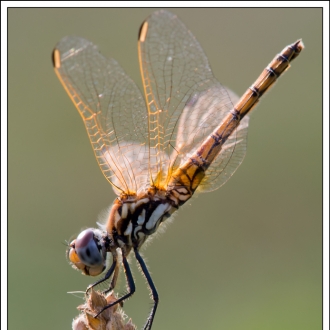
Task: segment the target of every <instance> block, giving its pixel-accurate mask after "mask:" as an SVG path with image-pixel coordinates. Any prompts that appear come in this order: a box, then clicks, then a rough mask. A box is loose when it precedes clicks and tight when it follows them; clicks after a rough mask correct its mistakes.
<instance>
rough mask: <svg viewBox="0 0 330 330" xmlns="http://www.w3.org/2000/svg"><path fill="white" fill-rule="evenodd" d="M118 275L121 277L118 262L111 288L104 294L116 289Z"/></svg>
mask: <svg viewBox="0 0 330 330" xmlns="http://www.w3.org/2000/svg"><path fill="white" fill-rule="evenodd" d="M118 275H119V264H118V262H116V266H115V270H114V273H113V277H112V280H111V283H110V286H109V288H108V289H106V290H104V291H103V293H104V294H106V293H108V292H110V291H111V290H113V289H114V288H115V286H116V283H117V279H118Z"/></svg>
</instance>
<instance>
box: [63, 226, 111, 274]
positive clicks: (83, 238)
mask: <svg viewBox="0 0 330 330" xmlns="http://www.w3.org/2000/svg"><path fill="white" fill-rule="evenodd" d="M102 242H103V238H102V232H101V231H100V230H99V229H94V228H88V229H85V230H84V231H82V232H81V233H80V234H79V235H78V237H77V238H76V239H75V240H73V241H72V242H71V243H70V245H69V249H68V251H67V254H68V259H69V261H70V263H71V264H72V267H73V268H75V269H77V270H81V271H82V273H83V274H84V275H90V276H97V275H99V274H101V273H102V272H103V271H104V269H105V267H106V253H107V252H106V249H105V246H104V244H102Z"/></svg>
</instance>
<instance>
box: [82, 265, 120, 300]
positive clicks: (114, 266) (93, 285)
mask: <svg viewBox="0 0 330 330" xmlns="http://www.w3.org/2000/svg"><path fill="white" fill-rule="evenodd" d="M114 271H115V274H114V277H117V276H118V266H117V259H113V262H112V265H111V267H110V268H109V270H108V271H107V273H106V274H105V275H104V277H103V278H101V279H100V280H98V281H97V282H95V283H93V284H90V285H89V286H88V288H87V290H86V294H87V293H88V291H89V290H90V289H92V288H94V287H95V286H96V285H98V284H100V283H102V282H104V281H106V280H108V279H109V278H110V277H111V275H112V273H113V272H114ZM116 273H117V274H116ZM116 280H117V278H116V279H115V281H114V279H112V281H111V284H110V287H109V289H107V290H106V292H109V291H110V290H112V289H113V288H114V286H113V285H115V284H116ZM113 282H114V283H113Z"/></svg>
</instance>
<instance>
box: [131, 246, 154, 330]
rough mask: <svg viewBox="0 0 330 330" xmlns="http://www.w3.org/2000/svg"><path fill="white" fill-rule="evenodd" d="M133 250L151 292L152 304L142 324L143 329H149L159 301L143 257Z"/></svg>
mask: <svg viewBox="0 0 330 330" xmlns="http://www.w3.org/2000/svg"><path fill="white" fill-rule="evenodd" d="M134 252H135V257H136V259H137V261H138V262H139V264H140V266H141V270H142V272H143V274H144V276H145V278H146V280H147V282H148V284H149V287H150V290H151V294H152V299H153V301H154V305H153V307H152V310H151V312H150V315H149V316H148V319H147V323H146V324H145V326H144V330H150V329H151V326H152V322H153V320H154V317H155V314H156V310H157V306H158V301H159V297H158V292H157V290H156V287H155V285H154V282H153V281H152V279H151V276H150V274H149V271H148V268H147V266H146V264H145V262H144V260H143V258H142V257H141V255H140V253H139V251H138V250H137V249H134Z"/></svg>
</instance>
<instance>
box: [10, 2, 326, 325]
mask: <svg viewBox="0 0 330 330" xmlns="http://www.w3.org/2000/svg"><path fill="white" fill-rule="evenodd" d="M153 11H154V10H153V9H150V8H149V9H9V20H8V26H9V41H8V47H9V48H8V49H9V53H8V59H9V111H8V121H9V127H8V134H9V164H8V165H9V167H8V168H9V219H8V228H9V287H8V289H9V328H10V329H49V330H50V329H71V321H72V319H73V318H74V317H75V316H76V315H77V314H78V311H77V310H76V306H78V305H79V304H81V303H82V302H83V301H82V300H81V299H80V298H77V297H75V296H73V295H70V294H67V292H68V291H74V290H81V291H82V290H85V288H86V286H87V285H88V284H90V283H91V282H92V281H93V279H92V278H88V277H85V276H82V275H80V274H79V273H78V272H75V271H73V270H72V269H71V268H70V266H69V265H68V263H67V261H66V258H65V250H66V247H65V245H64V244H63V243H64V242H65V240H68V239H69V238H70V237H71V236H72V235H73V234H77V233H79V232H80V229H81V228H82V227H86V226H89V227H90V226H95V222H96V221H97V217H98V214H99V213H100V212H101V211H102V210H104V209H105V208H107V207H108V206H109V205H110V204H111V203H112V201H113V199H114V198H115V195H114V193H113V191H112V188H111V186H110V185H109V184H108V183H107V181H106V180H105V179H104V177H103V175H102V173H101V172H100V170H99V168H98V165H97V163H96V161H95V159H94V155H93V152H92V149H91V146H90V143H89V140H88V137H87V134H86V132H85V128H84V125H83V123H82V121H81V119H80V117H79V115H78V113H77V111H76V110H75V108H74V106H73V104H72V103H71V101H70V99H69V97H68V96H67V95H66V92H65V91H64V89H63V87H62V86H61V85H60V83H59V81H58V79H57V78H56V76H55V74H54V72H53V68H52V63H51V52H52V50H53V48H54V46H55V44H56V43H57V42H58V41H59V40H60V39H61V38H62V37H64V36H66V35H79V36H82V37H84V38H87V39H89V40H91V41H93V42H94V43H95V44H97V45H99V47H100V49H101V52H102V53H103V54H104V55H106V56H111V57H113V58H115V59H117V60H118V61H119V62H120V64H121V65H122V66H123V67H124V69H125V71H126V72H127V73H128V74H129V75H130V76H131V77H132V78H133V79H134V80H135V81H136V82H137V83H138V84H139V86H141V82H140V74H139V67H138V58H137V35H138V30H139V27H140V24H141V23H142V21H143V20H144V19H145V18H146V17H147V16H148V15H149V14H150V13H152V12H153ZM172 11H173V12H174V13H176V14H178V16H179V17H180V18H181V19H182V21H183V22H184V23H185V24H186V25H187V27H188V28H189V29H190V30H191V31H192V32H193V33H194V35H195V36H196V37H197V39H198V40H199V42H200V43H201V45H202V47H203V49H204V51H205V53H206V54H207V56H208V58H209V61H210V63H211V67H212V70H213V72H214V75H215V76H216V77H217V78H218V79H219V80H220V81H221V83H222V84H224V85H225V86H228V87H230V88H231V89H233V90H234V91H236V93H238V94H239V95H241V94H242V93H243V92H244V91H245V90H246V88H247V87H249V86H250V85H251V84H252V83H253V82H254V80H255V79H256V78H257V77H258V75H259V74H260V73H261V71H262V70H263V69H264V67H265V66H266V65H267V64H268V63H269V62H270V61H271V60H272V59H273V57H274V56H275V55H276V54H277V53H278V52H280V51H281V50H282V49H283V48H284V47H285V46H286V45H288V44H289V43H292V42H294V41H296V40H297V39H298V38H302V39H303V42H304V43H305V46H306V49H305V50H304V51H303V53H302V54H301V55H300V56H299V57H298V58H297V59H296V60H295V61H294V62H293V65H292V68H291V69H290V70H289V71H288V72H287V73H286V74H285V75H284V77H282V78H280V81H279V82H278V83H277V85H276V86H275V87H274V88H273V89H272V90H271V91H270V92H269V93H267V95H266V97H265V98H264V99H263V100H262V101H261V104H260V105H259V106H258V108H257V110H254V111H253V113H252V118H251V121H250V130H249V141H248V152H247V156H246V158H245V160H244V162H243V164H242V166H241V167H240V168H239V170H238V171H237V172H236V173H235V175H234V176H233V177H232V179H231V180H230V181H229V182H228V183H227V184H226V185H225V186H223V187H222V188H221V189H219V190H217V191H215V192H213V193H209V194H200V195H199V197H198V198H196V199H194V200H193V201H192V202H191V203H189V204H191V206H188V207H187V206H186V207H184V208H183V209H182V210H181V211H179V214H178V215H177V216H176V217H175V221H174V222H173V223H172V224H171V225H170V226H169V227H168V229H167V232H166V233H165V234H164V235H161V236H160V237H159V238H157V239H155V240H154V241H153V242H152V245H151V247H149V248H148V249H146V250H145V251H144V253H143V254H144V256H145V258H146V260H147V263H148V265H149V268H150V270H151V273H152V276H153V279H154V281H155V283H156V286H157V288H158V291H159V294H160V305H159V309H158V312H157V315H156V318H155V323H154V328H155V329H166V330H168V329H230V330H232V329H251V330H252V329H253V330H255V329H263V330H266V329H267V330H268V329H269V330H270V329H299V330H303V329H306V330H307V329H308V330H310V329H321V325H322V323H321V322H322V318H321V317H322V309H321V306H322V305H321V303H322V300H321V299H322V282H321V278H322V264H321V262H322V255H321V248H322V172H321V169H322V81H321V79H322V12H321V9H172ZM131 264H132V265H133V266H132V268H133V272H134V275H135V278H136V282H137V293H136V295H135V296H134V297H133V298H132V299H130V301H128V302H127V303H125V311H126V313H127V314H128V315H129V316H130V317H132V318H133V321H134V322H135V323H136V324H137V325H138V327H139V328H141V327H142V325H143V324H144V321H145V318H146V316H147V314H148V312H149V309H150V307H151V305H150V300H149V297H148V290H147V289H146V285H145V283H144V282H145V281H144V279H142V277H141V275H140V274H139V271H138V270H137V268H136V266H135V261H134V260H132V262H131ZM121 285H122V286H121V287H120V288H119V289H118V291H119V293H122V292H123V290H124V287H123V281H121Z"/></svg>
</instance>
